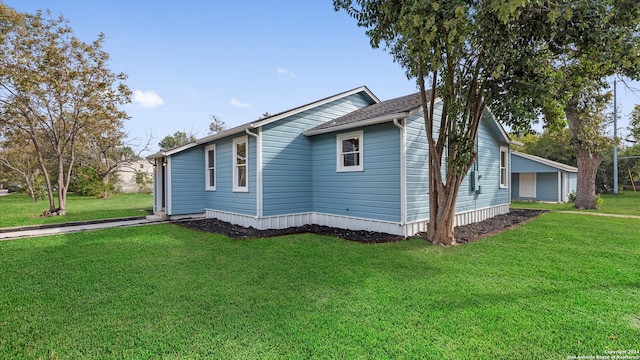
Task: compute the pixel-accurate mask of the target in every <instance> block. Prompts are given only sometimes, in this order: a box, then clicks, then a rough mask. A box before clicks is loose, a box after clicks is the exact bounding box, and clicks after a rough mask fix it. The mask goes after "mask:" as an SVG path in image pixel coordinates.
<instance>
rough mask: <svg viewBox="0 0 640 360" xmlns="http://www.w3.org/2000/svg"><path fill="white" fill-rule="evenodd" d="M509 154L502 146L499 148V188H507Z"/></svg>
mask: <svg viewBox="0 0 640 360" xmlns="http://www.w3.org/2000/svg"><path fill="white" fill-rule="evenodd" d="M508 156H509V152H508V151H507V148H506V147H504V146H501V147H500V188H507V187H508V181H509V173H508V172H507V170H508V168H509V165H508V164H509V158H508Z"/></svg>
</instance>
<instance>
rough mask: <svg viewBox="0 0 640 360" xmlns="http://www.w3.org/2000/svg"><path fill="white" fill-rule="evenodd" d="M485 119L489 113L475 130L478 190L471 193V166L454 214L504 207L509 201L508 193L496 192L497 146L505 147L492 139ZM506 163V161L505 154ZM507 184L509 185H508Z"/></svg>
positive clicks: (501, 190)
mask: <svg viewBox="0 0 640 360" xmlns="http://www.w3.org/2000/svg"><path fill="white" fill-rule="evenodd" d="M489 116H490V115H489V113H488V112H485V117H484V118H483V120H482V122H481V123H480V127H479V129H478V144H477V151H478V157H477V160H476V164H477V166H476V167H477V171H478V174H479V176H480V180H478V184H479V185H480V186H481V191H480V193H477V192H474V191H472V189H471V181H470V175H471V171H472V170H473V169H474V167H473V166H472V167H471V169H469V171H468V173H467V176H466V177H465V178H464V180H463V181H462V185H461V186H460V191H459V193H458V200H457V201H456V212H465V211H471V210H476V209H483V208H487V207H491V206H497V205H500V204H508V203H509V202H510V200H511V198H510V193H509V189H508V188H500V146H501V145H502V146H507V144H506V143H500V142H499V141H498V139H497V138H496V135H495V134H494V133H493V131H492V130H491V127H490V126H489V121H493V120H491V119H490V118H489ZM507 159H509V156H508V153H507ZM507 174H508V171H507ZM507 184H509V182H508V181H507Z"/></svg>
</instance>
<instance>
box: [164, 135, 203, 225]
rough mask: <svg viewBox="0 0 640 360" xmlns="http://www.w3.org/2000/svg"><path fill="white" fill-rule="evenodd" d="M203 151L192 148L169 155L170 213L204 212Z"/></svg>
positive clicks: (200, 148) (198, 148)
mask: <svg viewBox="0 0 640 360" xmlns="http://www.w3.org/2000/svg"><path fill="white" fill-rule="evenodd" d="M204 176H205V171H204V149H203V148H202V147H194V148H191V149H188V150H185V151H183V152H179V153H177V154H173V155H171V195H172V198H171V209H170V211H171V213H170V215H184V214H195V213H202V212H204V200H203V198H202V192H203V191H204V185H205V180H204Z"/></svg>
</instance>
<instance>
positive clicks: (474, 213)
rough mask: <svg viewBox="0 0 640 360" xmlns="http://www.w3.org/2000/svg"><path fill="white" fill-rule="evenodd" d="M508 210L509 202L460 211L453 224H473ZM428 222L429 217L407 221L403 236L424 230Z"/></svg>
mask: <svg viewBox="0 0 640 360" xmlns="http://www.w3.org/2000/svg"><path fill="white" fill-rule="evenodd" d="M508 212H509V204H501V205H496V206H491V207H486V208H482V209H476V210H469V211H464V212H460V213H457V214H456V218H455V220H454V226H462V225H468V224H473V223H476V222H480V221H483V220H487V219H489V218H492V217H494V216H498V215H502V214H506V213H508ZM428 222H429V219H423V220H416V221H412V222H409V223H407V224H406V225H405V226H404V229H405V233H404V236H413V235H415V234H418V233H423V232H426V231H427V223H428Z"/></svg>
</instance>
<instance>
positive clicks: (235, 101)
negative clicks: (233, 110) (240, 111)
mask: <svg viewBox="0 0 640 360" xmlns="http://www.w3.org/2000/svg"><path fill="white" fill-rule="evenodd" d="M230 103H231V106H233V107H238V108H248V107H249V106H251V104H245V103H243V102H241V101H240V100H238V99H236V98H233V99H231V101H230Z"/></svg>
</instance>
